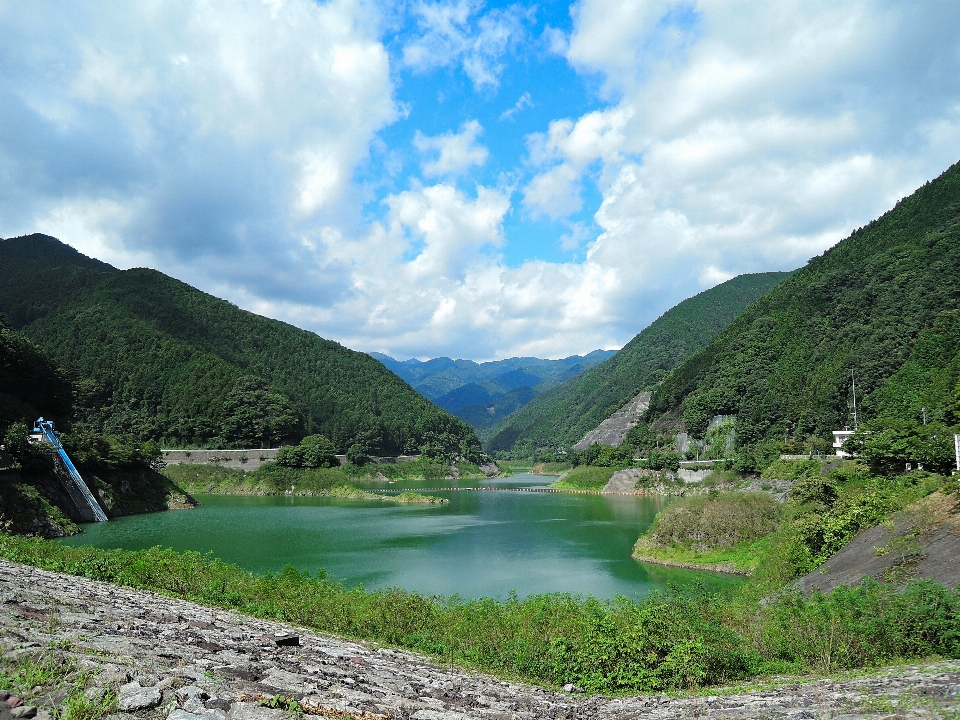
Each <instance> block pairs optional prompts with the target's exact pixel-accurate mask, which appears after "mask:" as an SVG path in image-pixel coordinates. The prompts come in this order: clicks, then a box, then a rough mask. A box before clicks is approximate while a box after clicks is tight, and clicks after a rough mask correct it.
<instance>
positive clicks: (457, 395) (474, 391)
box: [370, 350, 614, 429]
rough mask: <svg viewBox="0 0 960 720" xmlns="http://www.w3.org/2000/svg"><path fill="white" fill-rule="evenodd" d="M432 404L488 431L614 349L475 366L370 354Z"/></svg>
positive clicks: (598, 361)
mask: <svg viewBox="0 0 960 720" xmlns="http://www.w3.org/2000/svg"><path fill="white" fill-rule="evenodd" d="M370 354H371V355H372V356H373V357H375V358H376V359H377V360H379V361H380V362H382V363H383V364H384V365H386V366H387V367H388V368H390V369H391V370H393V371H394V372H395V373H396V374H397V375H399V376H400V377H402V378H403V379H404V380H406V381H407V382H408V383H410V384H411V385H412V386H413V387H414V389H415V390H417V391H419V392H421V393H423V394H424V395H425V396H427V397H428V398H430V399H431V400H433V402H434V403H436V404H437V405H439V406H440V407H442V408H443V409H444V410H448V411H449V412H451V413H453V414H454V415H456V416H457V417H459V418H460V419H462V420H465V421H466V422H468V423H470V424H471V425H472V426H473V427H474V428H477V429H482V428H489V427H492V426H493V425H494V424H496V423H497V422H499V421H501V420H503V418H504V417H506V416H507V415H509V414H510V413H512V412H514V411H515V410H517V409H518V408H520V407H523V406H524V405H526V404H527V403H528V402H530V400H532V399H533V398H535V397H536V396H537V395H539V394H540V393H542V392H544V391H546V390H549V389H550V388H552V387H556V386H557V385H559V384H560V383H562V382H563V381H564V380H568V379H569V378H572V377H575V376H576V375H579V374H580V373H581V372H583V371H584V370H586V369H588V368H591V367H593V366H595V365H598V364H599V363H601V362H603V361H604V360H606V359H607V358H609V357H610V356H612V355H613V354H614V351H613V350H594V351H593V352H592V353H589V354H587V355H582V356H581V355H572V356H570V357H567V358H563V359H562V360H541V359H540V358H530V357H523V358H509V359H507V360H492V361H490V362H483V363H478V362H474V361H472V360H452V359H450V358H447V357H441V358H434V359H432V360H426V361H421V360H417V359H415V358H414V359H411V360H394V359H393V358H392V357H390V356H388V355H382V354H380V353H370Z"/></svg>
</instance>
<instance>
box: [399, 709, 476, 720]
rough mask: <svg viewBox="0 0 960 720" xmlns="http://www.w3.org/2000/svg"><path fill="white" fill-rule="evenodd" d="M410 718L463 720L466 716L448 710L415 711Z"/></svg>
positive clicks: (417, 719) (415, 719)
mask: <svg viewBox="0 0 960 720" xmlns="http://www.w3.org/2000/svg"><path fill="white" fill-rule="evenodd" d="M411 717H412V718H413V720H464V718H466V717H468V716H467V715H464V714H463V713H458V712H450V711H449V710H417V711H416V712H415V713H414V714H413V715H411Z"/></svg>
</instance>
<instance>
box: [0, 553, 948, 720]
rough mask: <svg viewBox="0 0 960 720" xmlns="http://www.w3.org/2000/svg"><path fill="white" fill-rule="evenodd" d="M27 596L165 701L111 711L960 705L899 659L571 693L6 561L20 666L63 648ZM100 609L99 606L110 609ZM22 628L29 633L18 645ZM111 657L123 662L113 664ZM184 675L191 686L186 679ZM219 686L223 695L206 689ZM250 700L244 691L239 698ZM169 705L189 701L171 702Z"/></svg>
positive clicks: (152, 714) (1, 586) (4, 578)
mask: <svg viewBox="0 0 960 720" xmlns="http://www.w3.org/2000/svg"><path fill="white" fill-rule="evenodd" d="M14 593H15V594H16V597H17V598H18V603H20V602H26V603H30V605H31V606H36V607H46V606H48V605H50V604H52V603H56V604H57V605H58V606H59V607H61V608H76V610H75V611H74V610H70V611H66V610H61V612H60V616H59V617H60V623H61V630H62V637H64V638H69V639H71V641H72V642H73V643H74V645H73V647H71V648H69V649H66V648H65V649H62V650H60V649H58V650H56V652H57V653H58V654H62V655H63V656H64V657H69V658H70V659H71V660H72V661H73V662H75V663H76V666H77V668H79V669H80V670H81V671H82V672H83V673H85V674H87V675H94V674H97V675H96V678H97V680H96V681H95V682H94V683H93V684H96V685H97V686H98V687H102V688H106V689H118V688H119V687H120V686H121V685H122V686H123V690H122V692H121V693H120V695H121V696H122V698H123V699H124V703H123V704H122V705H121V707H122V708H124V709H127V708H130V709H131V710H132V709H133V708H134V707H137V706H139V703H137V702H131V701H132V700H134V698H136V697H137V696H138V695H140V694H146V695H147V697H146V698H144V699H146V700H147V702H146V707H149V706H151V705H152V704H153V703H155V702H159V704H160V707H162V708H163V710H162V711H158V710H150V709H143V710H137V711H136V712H137V714H136V715H131V714H127V713H122V714H116V715H112V716H110V717H108V718H104V720H159V719H160V718H161V717H162V718H163V720H291V713H289V712H285V711H283V710H278V709H273V708H266V707H261V706H260V705H259V704H258V703H257V702H256V701H254V700H253V699H254V698H259V697H260V696H261V693H272V692H275V693H278V694H282V695H285V696H286V697H288V698H290V697H292V698H296V699H298V700H300V701H301V703H302V705H303V706H304V707H310V708H311V710H316V711H317V713H313V712H307V713H305V714H304V718H305V719H306V717H307V716H308V715H309V716H310V717H311V718H317V714H320V715H323V714H324V713H326V712H331V713H332V712H338V713H340V714H341V716H349V715H350V714H351V713H352V714H353V715H354V716H363V714H364V713H368V714H369V715H367V717H372V716H380V717H386V716H389V717H393V718H397V719H398V720H399V719H401V718H405V719H406V720H412V719H413V718H416V720H453V719H454V718H456V719H457V720H460V719H465V720H466V719H469V720H506V719H507V718H510V719H511V720H540V719H541V718H549V719H550V720H554V719H556V718H559V717H563V718H566V719H567V720H572V719H574V718H576V720H586V719H587V718H589V719H590V720H636V718H643V720H679V718H687V717H698V718H699V720H725V719H727V718H736V719H737V720H770V719H771V718H780V719H781V720H787V719H788V718H789V720H794V719H795V720H803V718H804V717H806V718H809V715H808V714H807V713H810V714H812V715H813V716H814V717H819V718H835V719H836V720H864V719H865V718H874V720H877V718H879V717H881V714H879V713H869V712H866V711H864V712H862V713H859V712H853V711H851V708H855V707H860V706H862V707H867V706H870V707H873V706H876V705H877V704H878V703H881V702H882V703H884V705H883V706H886V703H887V702H888V701H889V702H890V703H891V707H899V703H900V700H899V698H900V697H902V696H903V695H904V694H906V695H907V697H913V696H914V694H915V695H916V697H917V698H920V699H921V700H922V708H921V707H916V708H913V709H911V710H910V711H909V712H908V713H906V715H907V716H908V717H909V718H910V719H911V720H924V718H926V717H931V718H932V717H941V716H951V713H952V712H953V711H954V709H955V706H956V705H957V698H958V697H960V661H957V660H945V661H938V662H936V663H930V662H922V663H918V664H917V666H915V667H899V666H898V667H896V668H892V669H884V670H880V671H877V672H876V674H875V676H872V675H870V674H869V673H867V674H865V675H864V676H863V677H856V678H846V679H821V680H818V681H815V682H803V681H797V682H793V683H791V684H784V685H782V686H778V687H775V688H770V689H766V690H754V691H752V692H744V691H742V690H736V691H724V692H723V693H718V694H717V695H710V696H693V697H683V696H681V697H669V696H666V695H660V696H657V695H642V696H639V697H617V698H604V697H595V696H586V695H584V694H578V692H579V691H580V688H577V687H576V686H573V687H567V688H565V689H566V691H567V692H566V694H564V693H558V692H553V691H550V690H546V689H543V688H535V687H530V686H521V685H515V684H511V683H506V682H501V681H499V680H494V679H493V678H489V677H486V676H484V675H480V674H477V673H472V672H467V671H464V670H461V669H459V668H457V667H454V666H448V665H439V664H435V663H434V662H431V661H430V660H429V659H427V658H424V657H422V656H420V655H417V654H416V653H413V652H408V651H400V650H392V649H389V648H374V647H371V646H366V645H363V644H361V643H357V642H352V641H349V640H344V639H342V638H337V637H333V636H330V635H323V634H321V633H319V632H313V631H309V630H305V629H299V628H292V627H290V626H286V627H284V626H283V625H281V624H280V623H276V622H271V621H267V620H261V619H258V618H254V617H249V616H243V615H240V614H238V613H237V614H234V613H232V612H229V613H228V612H226V611H221V610H215V609H211V608H208V607H203V606H200V605H196V604H193V603H190V602H186V601H183V600H177V599H174V598H167V597H161V596H158V595H154V594H152V593H146V592H142V591H139V590H135V589H133V588H123V587H118V586H115V585H109V584H107V583H103V582H96V581H91V580H87V579H85V578H78V577H69V576H66V575H60V574H57V573H52V572H47V571H44V570H39V569H37V568H31V567H28V566H25V565H18V564H16V563H10V562H7V561H4V560H0V653H3V652H6V651H9V650H11V649H12V648H14V647H16V648H17V653H16V654H15V657H14V658H13V659H12V662H14V663H15V662H18V661H19V662H24V661H25V660H26V659H27V658H28V657H29V658H30V659H34V658H35V657H37V656H38V655H39V654H42V653H45V652H50V650H49V647H50V638H49V634H47V633H46V632H45V631H44V628H42V627H33V626H32V625H29V624H28V625H24V623H23V622H22V618H20V617H19V616H18V614H17V607H18V605H17V604H15V603H7V602H3V601H2V599H3V598H6V597H10V596H12V594H14ZM91 608H98V610H97V611H96V614H93V611H92V610H89V609H91ZM81 625H83V626H84V627H82V628H81V627H80V626H81ZM276 632H283V633H286V634H287V635H292V634H295V635H296V636H297V637H298V639H299V640H300V641H301V644H300V646H299V647H298V648H283V647H277V645H276V644H275V638H276V637H277V636H276V635H275V633H276ZM10 638H16V639H17V640H16V641H15V643H16V644H14V641H12V640H9V639H10ZM261 646H263V647H264V648H265V650H263V649H261ZM108 657H109V658H112V664H110V663H104V660H105V659H106V658H108ZM92 658H95V659H96V662H94V661H93V659H92ZM355 658H362V660H363V662H362V663H361V662H358V661H357V660H355ZM128 668H129V669H131V670H132V669H133V668H136V669H137V672H136V673H134V675H136V677H137V679H138V682H128V681H129V680H130V679H131V673H130V671H128V670H127V669H128ZM6 669H7V670H8V672H9V668H6ZM871 672H872V671H871ZM151 676H152V677H151ZM80 677H81V675H80V674H79V673H77V674H76V675H73V676H68V677H67V678H65V679H66V681H67V682H72V681H74V680H77V679H80ZM156 678H162V679H161V680H160V681H159V682H157V683H156V685H155V686H153V687H148V686H145V685H144V684H143V683H146V682H150V681H151V680H153V681H154V682H155V681H156ZM101 680H103V681H104V682H100V681H101ZM180 684H184V686H183V687H178V686H179V685H180ZM569 685H573V683H570V684H569ZM61 691H62V689H61V688H59V686H58V687H57V688H55V689H51V690H50V691H49V695H47V696H43V697H31V700H30V704H31V705H33V706H37V707H38V712H37V715H36V716H35V718H34V720H52V718H51V717H50V715H52V714H55V713H56V711H55V710H53V709H54V708H57V707H60V706H62V702H63V696H62V695H58V693H59V692H61ZM161 691H162V692H161ZM301 693H302V694H301ZM728 693H729V694H728ZM207 694H209V695H210V696H212V697H210V699H206V700H205V699H204V698H205V697H206V695H207ZM304 695H307V697H304ZM151 696H152V697H151ZM421 696H422V699H420V698H421ZM56 698H58V699H57V700H56V701H54V700H55V699H56ZM239 698H243V700H244V702H238V699H239ZM7 699H10V698H9V697H8V696H7V695H2V696H0V710H2V712H0V720H14V718H12V717H9V713H8V712H7V708H6V706H5V704H4V703H5V700H7ZM168 703H169V704H170V706H175V710H170V708H168V707H167V704H168ZM20 704H21V705H22V704H24V703H23V702H22V701H20ZM204 706H205V707H204ZM43 707H49V708H50V709H51V713H47V714H43V713H42V708H43ZM321 711H322V712H321ZM161 712H162V715H161ZM168 712H169V718H168ZM888 712H891V711H888ZM924 713H926V714H924ZM317 720H319V718H317Z"/></svg>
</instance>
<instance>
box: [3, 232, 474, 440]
mask: <svg viewBox="0 0 960 720" xmlns="http://www.w3.org/2000/svg"><path fill="white" fill-rule="evenodd" d="M0 311H2V312H3V313H5V314H6V315H7V317H8V318H9V320H10V323H11V325H12V326H13V327H14V328H15V329H18V330H21V331H22V332H23V333H24V335H26V336H27V337H28V338H29V339H30V340H32V341H33V342H34V343H36V344H37V345H38V346H39V347H40V348H42V349H43V350H44V351H45V352H47V353H48V354H49V355H50V356H51V357H52V358H53V359H54V360H55V361H56V362H57V364H58V365H60V366H62V367H64V368H67V369H68V370H69V371H70V372H71V373H72V374H73V376H74V378H75V379H76V381H77V385H78V389H79V398H78V403H77V412H78V413H79V416H80V419H81V420H83V421H84V422H86V423H89V424H90V425H92V426H93V427H94V428H96V429H97V430H98V431H100V432H105V433H108V434H122V435H129V436H132V437H135V438H138V439H140V440H146V439H152V440H158V441H161V442H163V443H164V444H167V445H170V446H186V445H193V446H198V445H205V446H213V447H230V446H233V447H236V446H240V447H251V445H250V444H249V443H255V442H260V443H264V444H267V443H272V444H275V443H277V442H279V440H280V439H281V438H284V437H292V438H294V439H296V437H299V436H302V435H304V434H310V433H320V434H324V435H326V436H327V437H329V438H330V439H331V440H332V441H333V442H334V444H335V445H336V447H337V449H338V451H340V452H344V451H346V450H347V449H348V448H350V447H351V446H353V445H357V446H358V447H359V448H360V449H361V450H363V451H365V452H370V453H373V454H383V455H389V454H399V453H411V452H420V451H426V452H429V453H448V454H462V455H464V456H467V457H479V442H478V441H477V439H476V436H475V435H474V433H473V431H472V430H471V429H470V427H469V426H468V425H467V424H466V423H464V422H463V421H461V420H459V419H458V418H456V417H454V416H452V415H450V414H449V413H447V412H445V411H443V410H441V409H440V408H437V407H436V406H435V405H432V404H431V403H430V402H429V401H427V400H426V399H424V398H423V396H421V395H420V394H418V393H416V392H414V391H413V389H412V388H411V387H410V386H409V385H408V384H407V383H406V382H404V381H403V380H402V379H401V378H399V377H397V376H396V375H395V374H394V373H392V372H390V371H389V370H387V369H386V368H385V367H384V366H383V365H382V364H381V363H379V362H377V361H375V360H373V359H372V358H370V357H369V356H367V355H366V354H365V353H360V352H355V351H353V350H349V349H347V348H345V347H343V346H341V345H339V344H338V343H335V342H332V341H330V340H325V339H323V338H321V337H319V336H318V335H316V334H314V333H311V332H308V331H305V330H301V329H299V328H296V327H294V326H292V325H289V324H287V323H284V322H280V321H277V320H271V319H269V318H265V317H261V316H258V315H255V314H253V313H250V312H247V311H245V310H241V309H240V308H238V307H236V306H235V305H232V304H231V303H229V302H227V301H225V300H221V299H219V298H216V297H214V296H212V295H209V294H207V293H204V292H202V291H200V290H197V289H196V288H193V287H190V286H189V285H187V284H185V283H182V282H180V281H178V280H175V279H174V278H171V277H168V276H166V275H164V274H163V273H160V272H157V271H155V270H149V269H144V268H135V269H131V270H124V271H120V270H117V269H116V268H113V267H111V266H110V265H107V264H106V263H102V262H100V261H97V260H94V259H92V258H88V257H86V256H84V255H82V254H80V253H78V252H77V251H76V250H74V249H73V248H70V247H69V246H67V245H65V244H63V243H61V242H60V241H59V240H56V239H55V238H51V237H48V236H44V235H31V236H25V237H20V238H11V239H7V240H0ZM253 447H257V445H253Z"/></svg>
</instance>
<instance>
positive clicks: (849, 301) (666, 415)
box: [650, 164, 960, 447]
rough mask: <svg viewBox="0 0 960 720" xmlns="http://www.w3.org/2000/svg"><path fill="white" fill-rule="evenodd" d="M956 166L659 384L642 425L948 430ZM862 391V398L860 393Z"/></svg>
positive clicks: (956, 305)
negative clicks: (717, 419)
mask: <svg viewBox="0 0 960 720" xmlns="http://www.w3.org/2000/svg"><path fill="white" fill-rule="evenodd" d="M958 309H960V164H957V165H954V166H952V167H951V168H950V169H948V170H947V171H946V172H945V173H943V175H941V176H940V177H939V178H937V179H936V180H934V181H932V182H928V183H927V184H925V185H924V186H923V187H921V188H920V189H919V190H917V191H916V192H915V193H914V194H913V195H911V196H910V197H907V198H904V199H903V200H901V201H900V202H898V203H897V205H896V207H894V208H893V209H892V210H890V211H889V212H887V213H886V214H884V215H883V216H882V217H880V218H879V219H878V220H875V221H873V222H871V223H870V224H869V225H867V226H866V227H863V228H860V229H859V230H857V231H855V232H854V233H853V234H852V235H851V236H850V237H848V238H847V239H845V240H843V241H842V242H840V243H838V244H837V245H835V246H834V247H833V248H831V249H830V250H828V251H826V252H825V253H824V254H823V255H821V256H818V257H815V258H813V259H811V260H810V261H809V262H808V263H807V265H806V266H805V267H803V268H802V269H800V270H799V271H797V272H796V274H794V275H793V277H791V278H790V279H789V280H787V281H786V282H784V283H782V284H781V285H779V286H778V287H777V288H776V289H775V290H774V291H773V292H772V293H770V294H769V295H768V296H767V297H765V298H763V299H762V300H760V301H759V302H758V303H757V304H755V305H754V306H753V307H751V308H750V309H749V310H747V312H745V313H744V314H743V315H742V316H741V317H740V318H738V319H737V320H736V321H735V322H734V323H733V324H732V325H731V326H730V327H729V328H727V329H726V330H725V331H724V332H723V333H721V334H720V335H719V336H718V337H717V338H716V339H715V340H714V341H713V342H712V343H711V344H710V345H709V346H708V347H706V348H704V349H703V350H702V351H701V352H699V353H698V354H697V355H695V356H694V357H692V358H691V359H690V360H688V361H687V362H685V363H684V364H683V365H681V366H680V367H678V368H677V369H676V370H675V371H674V372H673V373H671V375H670V376H669V377H667V378H666V379H665V380H664V381H663V383H662V384H661V385H660V386H659V388H658V389H657V390H656V392H655V393H654V396H653V401H652V404H651V412H650V416H651V419H652V420H654V421H656V422H658V423H659V424H661V425H663V426H671V425H672V426H674V427H677V426H680V425H681V424H682V425H683V426H685V427H686V429H687V430H689V431H690V432H691V433H693V434H694V435H695V436H697V435H700V434H702V433H703V432H704V430H705V429H706V427H707V423H708V422H709V421H710V418H712V417H713V416H715V415H718V414H723V415H728V414H732V415H736V416H737V424H736V428H737V441H738V444H739V445H740V446H741V447H743V446H750V445H754V444H756V443H760V442H763V441H770V442H773V441H775V440H778V441H781V442H782V441H783V440H784V439H785V438H786V439H787V440H788V441H789V440H790V439H794V440H803V439H804V438H806V437H808V436H810V435H814V436H819V437H821V438H829V437H830V431H831V430H834V429H837V428H838V427H841V426H843V425H844V424H845V423H846V422H848V419H849V413H850V399H851V392H850V386H851V373H855V375H856V380H857V386H858V389H859V391H860V393H861V397H862V398H863V403H862V415H861V417H862V418H863V419H867V420H869V419H870V418H878V417H883V416H886V417H894V418H899V419H901V420H913V421H921V420H922V417H921V415H922V412H923V411H922V408H923V407H926V408H927V412H928V418H933V419H940V420H946V421H948V422H956V420H957V419H958V418H957V417H956V415H955V412H956V401H957V396H956V392H957V390H958V386H957V380H958V379H960V378H958V373H960V357H958V355H957V352H958V350H960V328H958V313H957V311H958ZM864 396H865V397H864Z"/></svg>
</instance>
